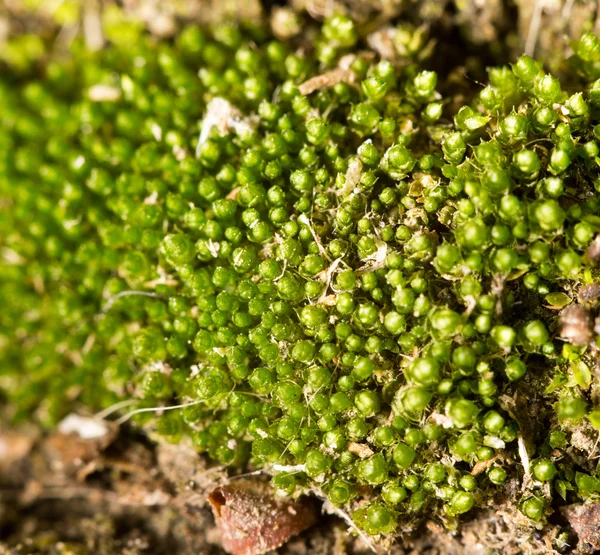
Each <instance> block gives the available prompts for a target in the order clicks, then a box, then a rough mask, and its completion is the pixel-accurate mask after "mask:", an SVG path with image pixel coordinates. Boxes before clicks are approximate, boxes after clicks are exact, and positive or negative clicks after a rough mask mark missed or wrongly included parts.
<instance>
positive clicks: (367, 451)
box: [348, 441, 373, 459]
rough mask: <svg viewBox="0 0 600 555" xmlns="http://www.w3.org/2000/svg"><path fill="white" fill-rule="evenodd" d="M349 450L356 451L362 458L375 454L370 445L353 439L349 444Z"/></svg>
mask: <svg viewBox="0 0 600 555" xmlns="http://www.w3.org/2000/svg"><path fill="white" fill-rule="evenodd" d="M348 451H350V453H354V454H355V455H356V456H358V457H360V458H361V459H364V458H366V457H370V456H371V455H372V454H373V450H372V449H371V448H370V447H369V446H368V445H366V444H364V443H356V442H354V441H351V442H350V443H349V444H348Z"/></svg>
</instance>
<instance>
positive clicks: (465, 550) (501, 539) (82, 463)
mask: <svg viewBox="0 0 600 555" xmlns="http://www.w3.org/2000/svg"><path fill="white" fill-rule="evenodd" d="M236 480H237V477H236V476H230V475H228V474H227V472H226V471H225V469H223V468H222V467H219V466H215V465H214V463H211V462H209V461H208V460H206V459H205V458H204V457H202V456H201V455H199V454H197V453H196V452H195V451H194V450H193V449H191V448H190V447H187V446H186V445H183V444H177V445H173V444H166V443H154V442H152V441H150V440H149V439H148V438H147V437H145V436H143V435H140V434H138V433H135V432H134V431H132V430H130V429H121V430H118V429H115V428H113V427H107V430H106V431H105V433H104V434H103V435H102V436H101V437H92V438H87V439H84V438H82V437H81V436H80V435H78V433H76V432H72V431H71V432H70V433H61V432H60V431H56V432H54V433H52V434H49V435H41V434H40V433H39V431H38V430H35V429H21V430H17V431H11V432H2V433H0V554H11V555H13V554H14V555H17V554H18V555H21V554H51V555H54V554H57V555H58V554H61V555H67V554H68V555H84V554H98V555H113V554H127V555H134V554H163V553H164V554H201V555H221V554H224V553H225V551H224V550H223V549H222V547H221V537H220V532H219V530H218V528H217V526H216V524H215V520H214V517H213V514H212V513H211V510H210V504H209V503H208V496H209V494H210V493H211V492H212V491H213V490H215V488H220V489H222V488H223V486H227V485H228V484H235V482H236ZM245 480H246V481H248V480H257V481H262V478H261V477H260V476H251V477H246V479H245ZM261 487H263V486H262V484H261ZM506 493H507V495H506V497H505V500H502V499H498V505H497V507H495V508H490V509H487V510H480V511H478V512H477V513H475V514H473V515H471V516H470V519H469V520H468V521H467V522H464V523H463V524H462V526H461V532H460V533H457V532H452V531H451V530H448V529H446V528H445V527H444V526H443V525H442V523H440V522H434V521H431V520H430V521H425V522H423V523H422V524H421V525H420V526H419V527H418V528H417V529H416V530H414V531H410V532H406V533H404V534H401V535H400V536H399V537H397V538H395V539H394V540H393V542H391V544H389V543H388V545H387V547H386V548H384V547H382V548H380V549H379V552H381V553H383V552H389V553H392V554H393V555H408V554H414V555H416V554H425V553H427V554H431V555H438V554H439V555H453V554H457V555H458V554H462V555H469V554H474V555H475V554H480V553H499V554H503V555H504V554H506V555H508V554H515V555H516V554H519V553H553V552H556V551H554V550H553V546H556V535H557V534H558V527H557V526H554V525H550V526H548V527H546V528H545V529H544V532H543V534H542V533H540V532H537V531H536V530H535V529H532V528H531V527H528V526H527V525H526V524H525V523H524V522H521V521H520V520H519V517H518V513H517V512H516V511H514V508H511V507H510V502H509V501H506V499H510V495H509V493H510V492H506ZM317 502H318V501H316V500H312V501H311V503H317ZM317 511H319V508H317ZM587 517H588V515H586V514H585V513H582V511H581V510H580V511H578V512H577V519H578V520H577V522H576V525H574V526H573V527H574V529H577V530H578V531H580V532H581V531H583V533H586V530H587V531H588V533H589V534H592V535H590V538H591V540H590V541H593V542H597V541H598V540H597V533H596V532H594V531H593V530H596V529H597V526H596V525H595V524H596V522H595V521H596V520H597V519H595V517H594V514H591V515H589V518H592V519H594V520H593V521H591V522H590V521H589V518H587ZM586 518H587V520H586ZM317 520H318V524H317V525H315V526H313V527H311V528H310V529H308V530H306V531H305V532H303V533H302V534H300V535H298V536H297V537H295V538H292V539H291V540H290V541H289V542H288V543H286V544H285V545H283V546H282V547H280V548H279V549H278V550H277V551H276V552H275V551H274V552H270V553H279V554H280V555H367V554H369V553H372V550H371V547H370V546H369V545H367V544H366V543H365V542H364V541H363V540H362V539H361V538H360V537H358V536H357V535H355V534H354V533H353V531H352V530H351V529H349V528H348V525H347V524H346V522H344V520H342V519H341V518H339V517H337V516H335V515H328V514H319V515H318V519H317ZM586 526H587V528H586ZM590 530H592V532H589V531H590ZM594 533H596V535H595V536H594V535H593V534H594ZM589 545H595V544H594V543H592V544H589Z"/></svg>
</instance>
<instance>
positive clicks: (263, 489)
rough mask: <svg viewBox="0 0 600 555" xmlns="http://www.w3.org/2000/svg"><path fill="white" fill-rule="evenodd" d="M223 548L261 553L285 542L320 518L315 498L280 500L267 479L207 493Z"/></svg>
mask: <svg viewBox="0 0 600 555" xmlns="http://www.w3.org/2000/svg"><path fill="white" fill-rule="evenodd" d="M208 501H209V502H210V504H211V506H212V509H213V512H214V514H215V519H216V521H217V526H218V528H219V530H220V532H221V540H222V543H223V547H224V548H225V550H226V551H227V552H228V553H231V554H232V555H259V554H260V553H266V552H267V551H270V550H272V549H276V548H277V547H279V546H281V545H283V544H284V543H285V542H286V541H287V540H289V539H290V538H291V537H292V536H295V535H296V534H299V533H300V532H302V531H304V530H306V529H307V528H310V527H311V526H312V525H313V524H315V522H316V521H317V514H318V510H317V505H316V503H315V501H314V500H313V499H310V498H306V497H304V498H300V499H299V500H298V501H295V502H293V501H289V500H279V499H276V498H274V497H273V491H272V490H271V488H270V487H269V486H268V484H266V483H265V482H261V481H258V480H249V479H248V480H236V481H232V482H231V483H229V484H227V485H224V486H221V487H218V488H216V489H214V490H213V491H212V492H211V494H210V495H209V496H208Z"/></svg>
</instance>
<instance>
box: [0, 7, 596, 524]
mask: <svg viewBox="0 0 600 555" xmlns="http://www.w3.org/2000/svg"><path fill="white" fill-rule="evenodd" d="M420 32H421V31H414V32H412V31H410V30H409V29H403V33H402V34H401V35H400V36H401V37H402V39H403V40H405V42H406V45H408V44H412V45H413V46H414V45H418V44H420V42H419V40H417V39H419V37H420ZM411 33H412V35H414V37H413V38H414V40H413V41H411V40H409V39H410V36H409V35H411ZM266 37H268V33H264V32H263V30H261V29H256V28H237V27H232V26H223V27H217V28H216V29H214V30H213V31H212V32H209V31H207V30H204V29H199V28H196V27H188V28H187V29H185V30H184V31H183V32H182V33H181V34H180V36H179V37H178V38H177V40H175V41H174V43H169V42H161V41H156V40H153V39H151V38H150V37H144V36H140V38H139V40H136V41H132V42H131V43H127V44H126V46H125V45H122V44H119V43H118V42H117V43H116V44H113V45H112V46H108V47H106V48H105V49H103V50H101V51H99V52H89V51H87V50H86V49H85V48H84V47H83V45H82V44H80V43H79V42H75V43H74V45H73V46H72V52H71V56H70V57H68V58H64V57H55V56H53V55H52V54H51V53H48V54H47V56H45V57H43V62H42V61H40V62H39V67H38V69H39V73H38V72H33V70H31V67H30V65H31V63H33V62H31V63H30V60H31V59H35V60H37V59H38V58H41V56H40V55H38V54H39V53H38V52H37V49H39V46H40V45H34V46H35V48H33V49H32V47H31V45H30V44H29V41H25V42H24V39H21V40H19V41H15V42H14V43H12V44H11V47H10V49H9V50H8V52H9V54H10V55H9V56H7V57H6V58H7V60H8V62H9V64H10V65H7V66H6V67H4V68H3V70H2V74H1V75H2V77H1V80H0V112H1V113H2V115H3V116H2V119H1V121H0V146H1V148H0V211H1V218H0V255H1V257H2V265H1V266H0V296H1V297H2V299H4V303H3V310H2V312H1V313H0V392H1V395H2V397H4V398H5V399H6V400H7V402H8V408H9V413H10V417H11V418H12V419H13V420H15V421H20V420H24V419H27V418H32V417H33V418H35V419H36V420H37V421H39V422H40V423H42V424H43V425H45V426H53V425H54V424H55V423H56V422H57V421H58V420H59V419H60V418H62V417H63V416H64V415H65V414H66V413H67V412H68V411H69V410H72V409H73V408H75V407H78V406H82V405H83V406H86V407H88V408H89V409H90V410H95V409H102V408H106V407H109V406H111V405H113V404H114V403H117V402H119V401H123V400H128V399H132V398H133V399H134V400H135V401H136V402H137V403H138V405H139V407H140V408H141V407H146V408H149V407H160V406H167V405H175V404H178V403H181V404H185V405H186V406H185V407H182V408H180V409H179V410H173V411H169V412H168V414H166V415H164V416H153V415H152V414H151V413H148V412H146V413H144V414H143V415H142V414H140V415H137V416H136V417H135V422H136V423H137V424H138V425H145V426H148V427H150V428H152V429H154V430H155V431H156V432H157V433H158V434H162V435H163V436H165V437H166V438H167V439H168V440H169V441H178V440H179V439H180V438H181V437H182V436H188V437H189V438H190V439H191V441H192V442H193V444H194V446H195V447H196V449H197V450H198V451H200V452H205V453H207V454H208V455H209V456H210V457H211V458H213V459H215V460H217V461H219V462H220V463H222V464H226V465H232V466H244V465H247V464H252V465H254V466H255V467H258V468H264V467H269V468H271V469H277V468H281V467H285V466H286V465H290V466H292V467H293V468H294V469H296V472H295V473H294V474H288V473H286V472H282V473H279V474H277V473H276V475H275V477H274V479H273V481H274V485H275V487H276V488H278V489H279V490H280V491H282V492H284V493H287V494H291V493H292V492H294V491H297V490H301V489H309V488H311V487H319V488H321V489H322V490H323V491H324V492H326V493H327V494H328V495H329V497H330V499H331V500H332V501H333V502H334V503H336V504H339V505H343V506H348V507H349V508H350V509H351V510H353V511H354V512H353V516H354V518H355V520H356V521H357V523H358V524H359V525H360V526H362V527H363V528H364V530H365V531H367V532H368V533H370V534H380V533H391V532H393V531H394V530H395V529H396V525H397V523H398V522H402V521H403V520H407V519H413V518H419V517H420V516H422V515H424V514H433V513H438V514H440V515H445V516H444V519H445V521H447V522H448V523H449V525H450V524H451V522H452V521H453V520H454V519H455V518H456V517H457V516H458V515H460V514H463V513H466V512H468V511H470V510H471V509H472V508H473V507H477V506H487V505H488V504H489V502H490V500H491V499H492V498H493V497H494V495H495V493H496V492H497V491H498V489H500V488H502V487H503V484H504V483H505V482H506V481H507V480H513V479H517V478H519V477H520V476H522V472H523V470H522V466H521V465H520V462H519V461H520V460H521V459H520V456H519V452H520V450H519V447H518V443H519V441H520V440H521V439H523V436H524V435H525V434H524V433H523V432H522V430H524V429H527V428H528V426H530V424H531V421H532V420H533V421H536V420H538V422H539V423H540V424H542V425H543V429H541V430H539V433H537V435H536V441H537V442H538V443H537V444H536V445H531V446H529V447H530V448H531V451H532V453H533V452H535V453H536V456H538V457H539V458H538V459H536V460H535V461H534V463H533V466H532V473H533V480H532V484H530V485H528V487H529V491H528V492H526V493H525V494H524V496H523V498H522V499H520V500H518V503H519V508H520V510H521V511H522V513H523V514H524V515H526V516H527V517H528V518H530V519H531V520H532V521H539V520H541V519H543V517H544V514H545V513H546V512H547V507H548V506H549V502H548V501H549V500H548V498H547V496H548V495H549V494H548V492H549V491H552V492H554V491H555V490H554V489H552V490H549V489H547V488H546V487H545V486H544V483H546V482H552V481H556V484H557V485H556V492H557V494H558V495H559V496H560V497H562V498H565V499H566V498H567V496H569V497H570V498H572V499H576V498H578V497H579V498H588V497H594V496H597V495H598V492H599V491H600V488H599V487H598V485H597V481H598V478H597V477H596V476H595V475H594V473H595V469H593V468H591V467H590V468H587V469H586V470H587V471H588V472H590V474H585V473H582V472H580V470H581V469H579V470H577V469H576V465H575V462H574V459H571V456H572V455H573V451H572V449H579V447H570V446H569V438H570V434H571V433H572V432H573V431H576V430H577V431H578V432H579V433H581V434H585V433H589V429H590V427H595V428H598V427H600V424H599V422H600V418H599V411H598V410H594V407H593V403H592V402H591V398H588V394H589V392H588V390H589V389H590V388H591V387H593V385H594V383H595V377H594V373H593V372H592V371H591V367H592V365H593V364H594V362H593V360H592V356H593V352H595V351H593V349H590V350H589V351H587V350H586V348H585V346H584V345H582V344H581V343H578V344H577V346H575V345H569V344H568V343H567V345H566V347H565V348H564V349H562V350H561V348H560V347H561V344H562V343H561V342H560V339H559V337H558V336H559V334H560V331H561V330H560V329H559V328H558V327H557V312H556V311H555V310H554V311H553V310H551V309H560V308H563V307H568V306H571V303H572V302H573V298H575V296H576V295H574V294H573V293H574V292H576V291H577V289H578V287H579V286H581V285H585V284H589V283H591V282H593V281H594V280H595V279H597V277H598V275H597V274H598V272H597V269H596V268H595V267H594V262H595V259H594V256H592V254H590V253H591V251H590V252H587V251H588V247H589V246H590V244H591V243H592V242H593V240H594V237H595V236H596V234H597V233H598V232H600V198H599V197H598V190H597V189H600V186H598V180H597V177H596V176H597V173H598V166H599V163H600V161H599V160H600V159H599V158H598V153H599V151H600V147H599V145H598V142H597V141H598V136H599V135H600V127H598V124H599V123H600V96H599V95H598V92H597V89H598V88H599V86H598V85H597V83H593V84H592V85H591V88H585V87H584V86H582V87H581V90H563V89H562V88H561V84H560V82H559V80H558V79H556V78H555V77H553V76H552V75H548V74H544V72H543V70H542V69H541V65H540V64H538V63H537V62H535V61H534V60H532V59H531V58H528V57H525V56H524V57H522V58H521V59H519V60H518V61H517V62H516V63H515V64H514V65H513V67H512V69H511V68H509V67H502V68H492V69H491V70H490V74H489V84H488V85H487V86H486V87H485V88H483V89H482V90H481V92H480V94H479V95H478V96H477V98H475V99H474V101H473V102H472V103H471V104H470V105H468V106H463V107H461V108H460V109H459V110H458V111H457V112H456V113H449V109H446V108H445V106H447V105H448V103H447V102H446V99H443V98H442V97H441V95H440V94H439V93H438V92H437V91H436V87H437V84H438V78H437V76H436V75H435V74H434V73H432V72H430V71H425V70H422V68H421V67H418V66H417V65H416V64H415V63H413V62H414V59H419V58H420V56H419V51H420V49H419V48H417V49H416V50H415V51H414V52H411V53H407V58H406V60H405V61H406V62H407V63H406V64H404V65H402V67H394V66H393V65H392V64H391V62H389V61H385V60H378V59H377V58H375V59H373V58H372V57H371V56H370V54H369V53H368V52H364V53H359V54H357V55H356V57H355V58H354V60H353V61H352V63H351V64H350V70H351V71H352V72H353V73H352V74H351V75H353V77H352V78H349V77H348V75H346V78H344V79H343V80H342V81H340V82H335V83H333V82H330V83H325V86H321V87H320V88H317V89H316V90H313V91H311V92H309V93H306V94H303V93H302V92H301V91H302V90H303V87H300V85H301V84H302V83H304V82H306V81H307V80H309V79H311V78H313V77H316V76H318V75H320V74H323V73H325V72H327V71H329V70H332V69H334V68H335V67H336V65H337V63H338V60H339V59H340V57H341V56H343V55H345V54H347V53H348V52H349V51H350V50H351V49H353V48H354V47H355V46H356V45H357V43H358V42H359V40H360V39H359V35H358V33H357V30H356V29H355V26H354V24H353V22H352V21H351V20H349V19H347V18H346V17H343V16H339V15H336V16H334V17H332V18H330V19H328V20H327V21H326V22H325V23H324V25H323V28H322V32H321V34H320V35H319V37H318V38H317V43H316V44H317V58H316V59H314V58H313V57H312V56H310V55H308V54H304V53H302V52H300V51H298V50H296V49H295V48H292V47H291V46H289V45H287V44H285V43H281V42H277V41H274V40H272V39H270V38H266ZM406 45H405V46H406ZM400 46H402V45H400ZM574 51H575V53H576V54H575V56H574V60H573V62H574V63H575V67H576V69H577V71H578V72H579V73H580V74H581V75H583V76H584V78H588V79H595V78H597V77H598V74H599V70H598V64H599V63H600V62H599V61H598V51H600V48H599V47H598V39H596V38H595V37H593V36H591V35H586V36H584V37H583V39H582V40H581V42H580V43H579V44H578V45H576V48H575V49H574ZM361 52H363V51H361ZM412 58H414V59H412ZM409 62H410V63H409ZM28 68H29V70H28ZM346 81H347V82H346ZM305 92H306V91H305ZM207 112H208V113H207ZM446 112H448V113H446ZM199 132H200V137H199ZM548 303H550V305H552V306H550V308H548ZM590 306H591V305H590ZM590 333H591V332H590ZM568 376H572V379H571V378H569V377H568ZM523 399H525V400H526V401H525V402H523ZM533 399H535V400H536V403H537V405H536V406H537V407H542V408H541V409H538V412H537V413H530V412H528V411H527V401H528V400H533ZM524 405H525V408H523V406H524ZM588 411H590V412H588ZM586 415H587V416H588V418H587V419H585V418H584V417H585V416H586ZM590 423H591V424H590ZM586 426H587V428H586ZM577 427H579V428H577ZM592 443H593V442H592ZM492 459H493V460H494V462H493V464H492V463H488V462H486V461H492ZM581 459H582V457H579V456H578V457H577V460H581ZM456 463H460V464H456ZM478 463H484V465H485V467H486V469H487V471H486V472H473V475H471V473H470V472H471V470H473V468H474V467H475V465H477V464H478ZM275 464H277V465H278V466H272V465H275ZM273 472H275V470H273ZM576 472H577V473H576ZM542 496H545V497H544V499H542ZM365 498H366V499H367V500H368V503H367V504H366V505H355V504H354V503H355V500H356V499H361V500H362V499H365ZM550 504H551V503H550ZM355 509H356V510H355Z"/></svg>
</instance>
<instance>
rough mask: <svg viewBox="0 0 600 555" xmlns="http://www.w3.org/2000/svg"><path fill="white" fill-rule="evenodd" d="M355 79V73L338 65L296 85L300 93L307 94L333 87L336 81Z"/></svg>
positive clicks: (352, 80)
mask: <svg viewBox="0 0 600 555" xmlns="http://www.w3.org/2000/svg"><path fill="white" fill-rule="evenodd" d="M355 80H356V75H355V74H354V72H353V71H351V70H349V69H342V68H339V67H338V68H336V69H332V70H331V71H328V72H326V73H323V74H321V75H317V76H316V77H311V78H310V79H308V80H307V81H304V83H301V84H300V85H299V86H298V90H299V91H300V94H303V95H307V94H311V93H313V92H315V91H318V90H319V89H324V88H327V87H333V86H334V85H337V84H338V83H354V81H355Z"/></svg>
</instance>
